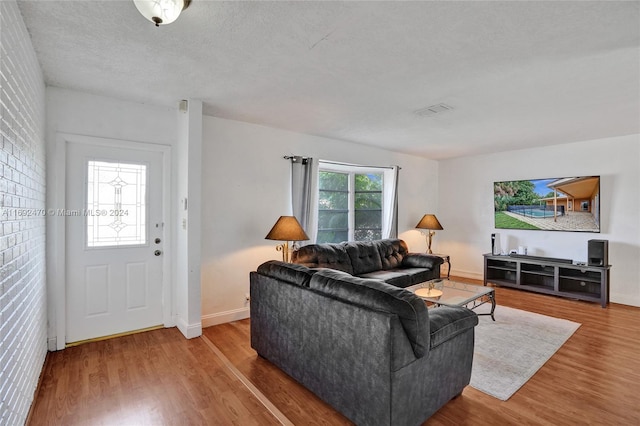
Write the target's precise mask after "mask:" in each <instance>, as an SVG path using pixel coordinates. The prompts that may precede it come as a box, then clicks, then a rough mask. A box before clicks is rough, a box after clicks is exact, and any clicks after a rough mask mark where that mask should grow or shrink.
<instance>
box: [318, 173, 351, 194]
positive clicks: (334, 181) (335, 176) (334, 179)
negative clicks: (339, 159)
mask: <svg viewBox="0 0 640 426" xmlns="http://www.w3.org/2000/svg"><path fill="white" fill-rule="evenodd" d="M318 177H319V182H318V188H320V189H329V190H339V191H348V190H349V175H348V174H346V173H335V172H320V173H319V176H318Z"/></svg>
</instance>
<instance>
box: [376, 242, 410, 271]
mask: <svg viewBox="0 0 640 426" xmlns="http://www.w3.org/2000/svg"><path fill="white" fill-rule="evenodd" d="M377 245H378V252H379V253H380V260H381V261H382V269H395V268H399V267H401V266H402V259H403V258H404V257H405V256H406V255H407V253H409V248H408V247H407V243H405V242H404V241H402V240H399V239H391V240H380V241H378V242H377Z"/></svg>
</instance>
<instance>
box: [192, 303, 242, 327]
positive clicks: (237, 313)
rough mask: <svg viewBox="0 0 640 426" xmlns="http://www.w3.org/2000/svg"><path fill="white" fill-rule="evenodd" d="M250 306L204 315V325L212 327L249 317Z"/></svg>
mask: <svg viewBox="0 0 640 426" xmlns="http://www.w3.org/2000/svg"><path fill="white" fill-rule="evenodd" d="M249 316H250V315H249V307H246V308H240V309H233V310H231V311H225V312H217V313H215V314H209V315H205V316H203V317H202V327H211V326H212V325H218V324H224V323H227V322H232V321H238V320H241V319H245V318H249Z"/></svg>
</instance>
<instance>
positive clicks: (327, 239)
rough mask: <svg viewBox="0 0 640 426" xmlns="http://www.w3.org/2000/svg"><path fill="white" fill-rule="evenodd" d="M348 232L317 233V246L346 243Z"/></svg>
mask: <svg viewBox="0 0 640 426" xmlns="http://www.w3.org/2000/svg"><path fill="white" fill-rule="evenodd" d="M348 238H349V232H347V231H340V232H337V231H318V241H317V242H318V244H322V243H341V242H342V241H347V239H348Z"/></svg>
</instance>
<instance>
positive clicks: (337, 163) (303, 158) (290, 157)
mask: <svg viewBox="0 0 640 426" xmlns="http://www.w3.org/2000/svg"><path fill="white" fill-rule="evenodd" d="M296 157H300V158H302V160H303V161H304V160H307V159H309V158H311V157H303V156H301V155H285V156H284V157H282V158H284V159H285V160H294V161H295V159H296ZM318 161H320V162H321V163H325V164H334V165H336V166H349V167H363V168H369V169H372V168H373V169H393V167H394V166H366V165H363V164H351V163H341V162H338V161H329V160H318ZM396 167H398V170H402V167H400V166H396Z"/></svg>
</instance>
